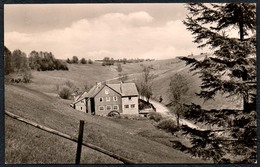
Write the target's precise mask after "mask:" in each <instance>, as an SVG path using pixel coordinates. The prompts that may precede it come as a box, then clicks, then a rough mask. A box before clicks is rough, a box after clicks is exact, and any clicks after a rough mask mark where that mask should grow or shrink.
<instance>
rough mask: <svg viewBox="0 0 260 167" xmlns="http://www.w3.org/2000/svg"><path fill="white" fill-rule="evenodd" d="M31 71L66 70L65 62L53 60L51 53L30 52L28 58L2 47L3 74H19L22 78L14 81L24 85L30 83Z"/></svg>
mask: <svg viewBox="0 0 260 167" xmlns="http://www.w3.org/2000/svg"><path fill="white" fill-rule="evenodd" d="M31 70H37V71H47V70H48V71H49V70H68V67H67V65H66V63H65V62H63V61H61V60H58V59H55V57H54V55H53V54H52V53H51V52H42V51H40V52H36V51H32V52H31V53H30V54H29V55H28V56H27V55H26V53H24V52H23V51H21V50H19V49H16V50H14V51H13V52H11V51H10V50H9V49H8V48H7V47H6V46H4V74H5V75H9V74H19V75H21V76H22V78H19V80H18V81H15V79H14V78H13V79H12V81H15V82H20V81H23V82H25V83H27V82H30V80H31V78H32V74H31Z"/></svg>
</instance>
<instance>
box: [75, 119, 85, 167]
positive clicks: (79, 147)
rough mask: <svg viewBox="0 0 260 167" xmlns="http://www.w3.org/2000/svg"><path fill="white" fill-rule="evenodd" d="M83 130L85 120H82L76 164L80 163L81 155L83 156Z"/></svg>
mask: <svg viewBox="0 0 260 167" xmlns="http://www.w3.org/2000/svg"><path fill="white" fill-rule="evenodd" d="M83 130H84V121H83V120H80V124H79V136H78V145H77V154H76V164H80V156H81V149H82V139H83Z"/></svg>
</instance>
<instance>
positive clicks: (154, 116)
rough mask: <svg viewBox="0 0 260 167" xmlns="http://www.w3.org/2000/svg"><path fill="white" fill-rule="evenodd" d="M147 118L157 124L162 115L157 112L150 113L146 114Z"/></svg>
mask: <svg viewBox="0 0 260 167" xmlns="http://www.w3.org/2000/svg"><path fill="white" fill-rule="evenodd" d="M148 118H149V119H152V120H154V121H156V122H159V121H160V120H161V119H162V115H161V114H159V113H157V112H151V113H149V114H148Z"/></svg>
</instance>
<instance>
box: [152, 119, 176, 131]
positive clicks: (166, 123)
mask: <svg viewBox="0 0 260 167" xmlns="http://www.w3.org/2000/svg"><path fill="white" fill-rule="evenodd" d="M157 127H158V128H159V129H163V130H165V131H166V132H171V133H172V134H173V133H174V132H177V131H178V130H179V128H178V126H177V123H176V121H174V120H173V119H166V120H162V121H160V122H159V123H158V125H157Z"/></svg>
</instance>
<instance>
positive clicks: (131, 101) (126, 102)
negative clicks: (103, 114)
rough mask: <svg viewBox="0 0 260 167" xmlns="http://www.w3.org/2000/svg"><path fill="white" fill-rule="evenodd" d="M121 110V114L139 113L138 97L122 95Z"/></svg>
mask: <svg viewBox="0 0 260 167" xmlns="http://www.w3.org/2000/svg"><path fill="white" fill-rule="evenodd" d="M133 105H134V107H133ZM127 106H128V108H127ZM122 111H123V112H122V114H139V112H138V97H137V96H136V97H131V98H129V97H122Z"/></svg>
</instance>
